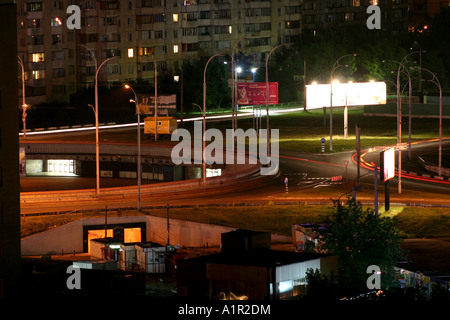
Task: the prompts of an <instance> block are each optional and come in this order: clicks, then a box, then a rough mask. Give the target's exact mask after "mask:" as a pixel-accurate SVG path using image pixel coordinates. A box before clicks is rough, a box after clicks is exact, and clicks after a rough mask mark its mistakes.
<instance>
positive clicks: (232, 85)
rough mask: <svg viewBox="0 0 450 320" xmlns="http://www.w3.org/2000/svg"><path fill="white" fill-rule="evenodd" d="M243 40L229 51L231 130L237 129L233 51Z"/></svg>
mask: <svg viewBox="0 0 450 320" xmlns="http://www.w3.org/2000/svg"><path fill="white" fill-rule="evenodd" d="M243 39H244V38H243V37H242V38H240V39H239V40H238V41H237V42H236V43H235V44H234V46H233V49H232V50H231V82H232V84H231V104H232V106H231V128H232V129H233V132H234V129H237V128H236V126H237V120H236V119H235V118H236V115H235V109H236V101H235V91H234V90H235V88H234V86H235V80H234V51H235V50H236V47H237V45H238V44H239V42H241V41H242V40H243Z"/></svg>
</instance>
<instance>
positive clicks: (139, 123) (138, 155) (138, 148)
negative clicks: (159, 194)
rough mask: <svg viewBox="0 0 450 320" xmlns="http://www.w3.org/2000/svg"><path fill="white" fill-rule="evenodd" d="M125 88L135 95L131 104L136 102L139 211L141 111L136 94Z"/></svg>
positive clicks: (139, 206)
mask: <svg viewBox="0 0 450 320" xmlns="http://www.w3.org/2000/svg"><path fill="white" fill-rule="evenodd" d="M125 88H127V89H130V90H131V91H132V92H133V94H134V100H133V99H130V102H134V104H135V105H136V113H137V181H138V210H141V110H140V108H139V103H138V99H137V95H136V92H135V91H134V90H133V88H132V87H130V86H129V85H128V84H126V85H125Z"/></svg>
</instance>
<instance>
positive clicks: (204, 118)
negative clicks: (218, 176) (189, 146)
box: [193, 103, 206, 185]
mask: <svg viewBox="0 0 450 320" xmlns="http://www.w3.org/2000/svg"><path fill="white" fill-rule="evenodd" d="M193 105H194V106H197V107H198V108H199V109H200V112H202V113H203V134H202V168H203V169H202V170H203V185H206V163H205V162H206V159H205V132H206V116H205V113H204V112H203V108H202V107H201V106H200V105H198V104H196V103H193Z"/></svg>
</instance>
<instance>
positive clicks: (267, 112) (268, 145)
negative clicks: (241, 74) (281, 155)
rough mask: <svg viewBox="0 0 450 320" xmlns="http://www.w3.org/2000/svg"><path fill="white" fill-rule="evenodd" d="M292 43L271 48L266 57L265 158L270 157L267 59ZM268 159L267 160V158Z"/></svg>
mask: <svg viewBox="0 0 450 320" xmlns="http://www.w3.org/2000/svg"><path fill="white" fill-rule="evenodd" d="M291 44H292V42H289V43H282V44H279V45H278V46H276V47H273V48H272V50H270V52H269V54H268V55H267V57H266V114H267V119H266V122H267V157H270V131H269V129H270V127H269V69H268V64H269V58H270V55H271V54H272V52H274V51H275V50H276V49H278V48H279V47H281V46H288V45H291ZM268 159H269V158H268Z"/></svg>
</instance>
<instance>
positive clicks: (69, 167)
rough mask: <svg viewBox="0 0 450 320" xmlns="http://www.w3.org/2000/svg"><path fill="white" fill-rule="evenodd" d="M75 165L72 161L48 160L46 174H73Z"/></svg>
mask: <svg viewBox="0 0 450 320" xmlns="http://www.w3.org/2000/svg"><path fill="white" fill-rule="evenodd" d="M74 169H75V164H74V161H73V160H48V162H47V172H52V173H60V174H64V173H65V174H67V173H74Z"/></svg>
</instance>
